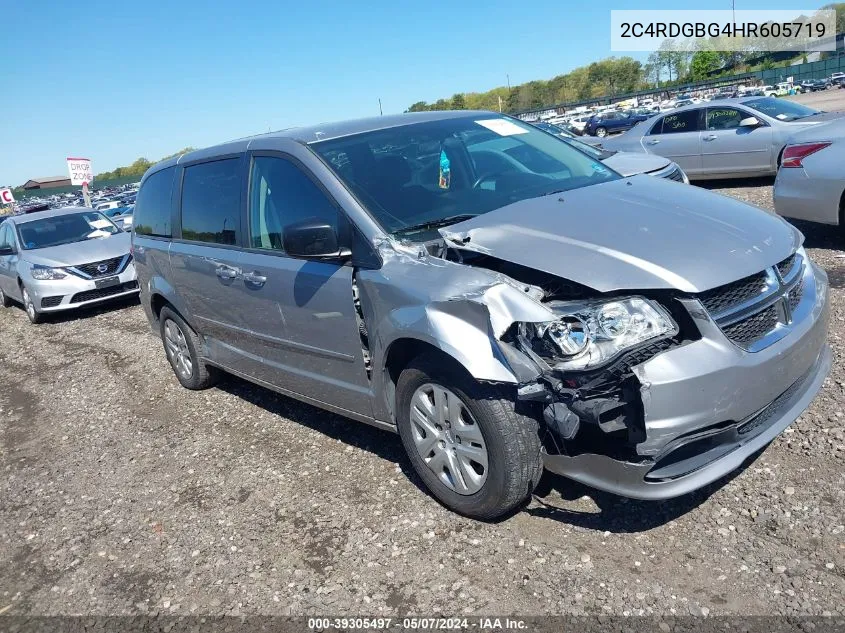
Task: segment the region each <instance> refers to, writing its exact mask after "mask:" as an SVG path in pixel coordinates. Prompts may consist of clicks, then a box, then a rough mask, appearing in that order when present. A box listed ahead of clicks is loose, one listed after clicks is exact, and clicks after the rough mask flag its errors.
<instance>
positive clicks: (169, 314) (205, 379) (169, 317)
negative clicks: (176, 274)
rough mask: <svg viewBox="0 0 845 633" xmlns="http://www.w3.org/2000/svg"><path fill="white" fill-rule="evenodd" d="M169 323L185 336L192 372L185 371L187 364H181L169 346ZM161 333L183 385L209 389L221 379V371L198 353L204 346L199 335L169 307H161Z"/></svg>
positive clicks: (168, 354)
mask: <svg viewBox="0 0 845 633" xmlns="http://www.w3.org/2000/svg"><path fill="white" fill-rule="evenodd" d="M169 323H173V324H174V325H175V326H176V327H177V328H178V329H179V331H180V332H181V333H182V336H183V337H184V341H185V344H186V347H187V351H188V355H189V357H190V361H191V367H190V373H186V372H185V371H184V369H185V366H184V365H183V366H180V365H179V362H178V360H177V356H176V355H175V354H174V353H172V352H171V350H170V348H169V347H168V343H167V337H166V335H165V331H166V329H167V327H168V324H169ZM159 333H160V334H161V342H162V344H163V345H164V353H165V355H166V356H167V360H168V362H169V363H170V367H171V368H172V369H173V373H174V374H176V378H177V380H179V383H180V384H181V385H182V386H183V387H185V388H186V389H193V390H199V389H208V388H209V387H212V386H213V385H214V384H215V383H217V381H218V380H219V379H220V371H219V370H218V369H217V368H216V367H211V366H210V365H207V364H206V363H205V362H204V361H203V360H202V359H201V358H200V355H199V354H198V353H197V350H198V349H201V347H202V344H201V342H200V338H199V336H198V335H197V333H196V332H194V330H193V329H191V327H190V326H189V325H188V324H187V323H185V321H184V319H182V317H180V316H179V315H178V314H176V312H174V311H173V310H171V309H170V308H168V307H164V308H162V309H161V314H160V315H159Z"/></svg>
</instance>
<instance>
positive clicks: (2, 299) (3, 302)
mask: <svg viewBox="0 0 845 633" xmlns="http://www.w3.org/2000/svg"><path fill="white" fill-rule="evenodd" d="M10 305H12V300H11V299H9V297H7V296H6V293H5V292H3V289H2V288H0V307H3V308H8V307H9V306H10Z"/></svg>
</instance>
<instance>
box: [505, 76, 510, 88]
mask: <svg viewBox="0 0 845 633" xmlns="http://www.w3.org/2000/svg"><path fill="white" fill-rule="evenodd" d="M505 77H507V79H508V92H510V91H511V76H510V75H505Z"/></svg>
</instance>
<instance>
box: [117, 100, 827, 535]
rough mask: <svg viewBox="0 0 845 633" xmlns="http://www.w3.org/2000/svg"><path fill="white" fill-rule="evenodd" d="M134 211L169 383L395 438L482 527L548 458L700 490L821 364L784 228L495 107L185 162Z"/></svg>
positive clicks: (814, 291)
mask: <svg viewBox="0 0 845 633" xmlns="http://www.w3.org/2000/svg"><path fill="white" fill-rule="evenodd" d="M502 138H506V139H509V140H511V141H513V143H514V144H515V145H509V146H508V147H504V146H503V147H501V148H498V147H497V146H495V145H493V146H492V148H491V145H486V146H485V144H488V143H490V142H492V141H498V140H500V139H502ZM135 215H136V216H137V218H136V219H135V224H134V232H133V249H134V254H135V258H136V262H137V267H138V274H139V280H140V282H141V296H142V305H143V308H144V310H145V312H146V314H147V316H148V318H149V320H150V323H151V324H152V326H153V328H154V330H155V331H156V332H158V333H159V334H160V336H161V337H162V341H163V346H164V351H165V353H166V356H167V358H168V360H169V362H170V365H171V367H172V368H173V371H174V373H175V375H176V378H177V379H178V380H179V382H180V383H181V384H182V385H183V386H185V387H187V388H189V389H202V388H205V387H209V386H211V385H212V384H214V381H215V379H216V378H217V377H218V376H219V372H220V370H221V369H222V370H225V371H228V372H231V373H234V374H237V375H239V376H242V377H244V378H246V379H247V380H250V381H253V382H256V383H258V384H260V385H263V386H264V387H268V388H270V389H274V390H276V391H278V392H280V393H282V394H286V395H290V396H292V397H295V398H298V399H301V400H304V401H306V402H310V403H312V404H314V405H317V406H319V407H322V408H324V409H327V410H330V411H334V412H337V413H340V414H342V415H344V416H347V417H351V418H353V419H356V420H359V421H362V422H367V423H370V424H373V425H375V426H378V427H379V428H383V429H386V430H390V431H394V432H398V434H399V435H400V438H401V441H402V444H403V445H404V447H405V450H406V451H407V453H408V456H409V460H410V463H411V465H412V467H413V468H414V470H415V471H416V472H417V474H418V475H419V477H420V479H421V481H422V482H423V483H424V484H425V485H426V486H427V487H428V489H429V490H430V491H431V492H432V493H433V494H434V495H435V496H436V497H437V498H438V499H439V500H440V501H441V502H442V503H443V504H444V505H446V506H447V507H449V508H451V509H453V510H455V511H457V512H460V513H462V514H465V515H468V516H471V517H475V518H478V519H491V518H494V517H497V516H500V515H502V514H504V513H506V512H508V511H511V510H513V509H514V508H517V507H518V506H519V505H520V504H522V503H523V502H524V501H525V500H526V499H527V498H529V496H530V494H531V491H532V489H533V488H534V486H535V485H536V483H537V481H538V479H539V477H540V473H541V469H542V467H543V466H545V467H546V468H548V469H550V470H552V471H554V472H557V473H560V474H563V475H566V476H569V477H572V478H574V479H578V480H580V481H582V482H585V483H587V484H589V485H592V486H595V487H598V488H602V489H605V490H610V491H613V492H615V493H618V494H623V495H627V496H632V497H638V498H649V499H660V498H668V497H673V496H677V495H681V494H684V493H686V492H689V491H691V490H695V489H697V488H699V487H701V486H703V485H705V484H707V483H709V482H712V481H714V480H716V479H718V478H720V477H722V476H723V475H725V474H726V473H728V472H730V471H732V470H734V469H735V468H737V467H739V466H740V465H741V464H742V463H743V461H744V460H745V459H746V458H748V457H749V456H751V455H753V454H755V452H756V451H758V450H760V449H761V448H763V447H764V446H766V445H767V444H768V443H769V442H770V441H771V440H772V439H773V438H774V437H776V436H777V435H778V434H779V433H781V432H782V431H783V430H784V428H786V427H787V426H788V425H789V424H790V423H791V422H792V421H793V420H794V419H795V418H796V417H797V416H798V415H800V414H801V412H802V411H803V410H804V409H805V408H806V407H807V406H808V405H809V403H810V401H811V400H812V399H813V397H814V396H815V394H816V392H817V391H818V390H819V389H820V387H821V385H822V382H823V381H824V379H825V376H826V375H827V373H828V370H829V367H830V362H831V360H830V359H831V354H830V349H829V347H828V345H827V342H826V331H827V320H828V294H827V288H828V284H827V281H826V276H825V273H824V271H823V270H821V269H820V268H818V267H817V266H815V265H814V264H813V263H812V261H811V260H810V259H809V258H808V257H807V255H806V253H805V252H804V250H803V248H802V247H801V242H802V236H801V234H800V232H799V231H798V230H797V229H795V228H794V227H792V226H791V225H789V224H788V223H787V222H785V221H784V220H782V219H781V218H779V217H777V216H776V215H774V214H770V213H767V212H765V211H763V210H761V209H758V208H755V207H752V206H750V205H747V204H744V203H742V202H739V201H736V200H732V199H728V198H726V197H723V196H720V195H717V194H713V193H711V192H709V191H706V190H704V189H699V188H696V187H685V186H680V185H678V184H677V183H670V182H667V181H666V180H665V179H662V178H622V177H621V176H620V175H619V174H617V173H615V172H614V171H613V170H611V169H609V168H607V167H606V166H604V165H602V164H601V163H599V162H597V161H595V160H593V159H592V158H590V157H589V156H586V155H585V154H584V153H582V152H580V151H576V150H575V149H573V148H572V147H571V146H569V145H568V144H567V143H563V142H560V141H559V140H558V139H555V138H552V137H551V136H550V135H548V134H546V133H544V132H542V131H541V130H537V129H535V128H533V127H531V126H530V125H528V124H526V123H524V122H521V121H519V120H517V119H513V118H510V117H506V116H502V115H498V114H494V113H490V112H467V111H459V112H421V113H411V114H405V115H396V116H384V117H376V118H373V119H366V120H362V121H352V122H345V123H335V124H323V125H319V126H314V127H308V128H301V129H294V130H286V131H282V132H277V133H273V134H266V135H261V136H256V137H252V138H247V139H241V140H238V141H234V142H229V143H226V144H224V145H220V146H218V147H213V148H209V149H204V150H198V151H194V152H190V153H188V154H185V155H183V156H180V157H178V158H172V159H169V160H167V161H164V162H162V163H159V164H157V165H155V166H154V167H152V168H151V169H150V170H149V171H148V172H147V173H146V174H145V176H144V179H143V181H142V184H141V191H140V193H139V194H138V200H137V205H136V209H135ZM761 236H764V237H761ZM703 262H706V265H702V263H703ZM787 304H788V306H789V310H788V311H787V308H786V306H787ZM315 459H317V460H319V453H315Z"/></svg>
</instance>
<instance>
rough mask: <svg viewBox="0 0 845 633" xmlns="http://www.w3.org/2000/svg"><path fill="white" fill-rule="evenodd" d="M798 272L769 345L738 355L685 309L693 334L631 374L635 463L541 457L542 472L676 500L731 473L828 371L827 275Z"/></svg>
mask: <svg viewBox="0 0 845 633" xmlns="http://www.w3.org/2000/svg"><path fill="white" fill-rule="evenodd" d="M804 275H805V277H804V283H805V284H806V286H805V287H806V290H805V293H804V296H803V299H802V301H801V303H800V304H799V305H798V307H797V309H796V312H795V315H796V320H795V321H794V322H793V324H792V331H791V332H790V333H789V334H788V335H787V336H785V337H784V338H782V339H781V340H779V341H777V342H776V343H774V344H772V345H770V346H769V347H767V348H765V349H763V350H760V351H758V352H753V353H752V352H746V351H744V350H742V349H740V348H739V347H737V346H735V345H734V344H733V343H731V342H730V341H729V340H728V339H727V338H726V337H725V336H724V334H722V332H721V330H719V328H718V326H717V325H716V324H715V323H714V322H713V321H712V320H711V319H710V318H709V316H708V315H707V314H706V312H705V311H704V310H703V309H699V310H695V309H694V307H693V308H692V309H691V310H690V313H691V314H692V315H693V318H694V319H695V320H696V324H697V326H698V327H699V329H700V330H701V333H702V338H701V339H700V340H698V341H694V342H691V343H688V344H686V345H682V346H680V347H676V348H673V349H670V350H668V351H666V352H663V353H661V354H658V355H657V356H655V357H653V358H651V359H650V360H648V361H646V362H645V363H642V364H641V365H638V366H636V367H634V368H633V372H634V374H635V376H636V377H637V379H638V380H639V383H640V385H641V387H640V393H641V396H642V401H643V409H644V420H645V427H646V439H645V441H644V442H642V443H640V444H638V445H637V453H638V455H639V459H637V460H636V461H623V460H619V459H614V458H612V457H609V456H607V455H602V454H597V453H582V454H579V455H571V456H570V455H549V454H544V455H543V460H544V464H545V467H546V468H547V469H548V470H550V471H552V472H555V473H558V474H561V475H564V476H566V477H570V478H572V479H575V480H578V481H581V482H583V483H585V484H587V485H590V486H593V487H595V488H599V489H601V490H606V491H609V492H613V493H616V494H620V495H623V496H627V497H633V498H637V499H668V498H671V497H676V496H679V495H682V494H686V493H688V492H691V491H693V490H696V489H698V488H701V487H702V486H704V485H706V484H708V483H710V482H712V481H715V480H717V479H719V478H721V477H723V476H724V475H726V474H728V473H730V472H731V471H733V470H735V469H736V468H737V467H739V466H740V465H741V464H742V462H743V461H744V460H745V459H747V458H748V457H749V456H750V455H752V454H753V453H755V452H756V451H758V450H759V449H761V448H763V447H764V446H766V445H767V444H768V443H769V442H771V441H772V440H773V439H774V438H775V437H776V436H777V435H779V434H780V433H781V432H782V431H783V430H784V429H785V428H786V427H787V426H789V425H790V424H791V423H792V422H793V421H794V420H795V419H796V418H797V417H798V416H799V415H801V413H802V412H803V411H804V410H805V409H806V408H807V407H808V406H809V405H810V402H811V401H812V400H813V398H814V397H815V395H816V393H818V391H819V389H821V386H822V384H823V383H824V380H825V378H826V376H827V374H828V372H829V371H830V365H831V352H830V348H829V347H828V345H827V342H826V340H827V321H828V286H827V275H826V274H825V273H824V271H822V270H821V269H819V268H817V267H816V266H815V265H810V266H807V267H806V270H805V272H804ZM692 303H693V304H696V305H698V302H697V301H692ZM688 307H689V306H688ZM799 315H800V319H799V318H798V317H799Z"/></svg>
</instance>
